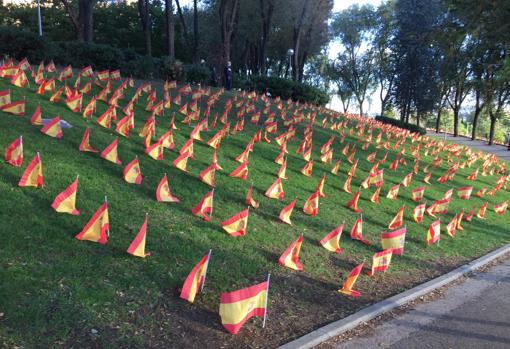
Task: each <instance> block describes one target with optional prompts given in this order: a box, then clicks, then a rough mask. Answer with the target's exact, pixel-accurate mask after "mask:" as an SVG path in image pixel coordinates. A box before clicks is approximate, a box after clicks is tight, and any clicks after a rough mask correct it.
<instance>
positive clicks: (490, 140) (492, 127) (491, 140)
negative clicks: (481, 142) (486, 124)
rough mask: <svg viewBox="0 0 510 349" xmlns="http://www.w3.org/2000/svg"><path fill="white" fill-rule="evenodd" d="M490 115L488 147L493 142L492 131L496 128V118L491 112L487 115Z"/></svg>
mask: <svg viewBox="0 0 510 349" xmlns="http://www.w3.org/2000/svg"><path fill="white" fill-rule="evenodd" d="M489 115H490V118H491V128H490V131H489V145H492V143H493V142H494V131H495V128H496V121H497V119H496V116H495V115H494V113H493V112H490V113H489Z"/></svg>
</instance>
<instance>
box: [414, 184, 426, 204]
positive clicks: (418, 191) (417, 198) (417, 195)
mask: <svg viewBox="0 0 510 349" xmlns="http://www.w3.org/2000/svg"><path fill="white" fill-rule="evenodd" d="M424 193H425V187H418V188H416V189H413V191H412V192H411V197H412V198H413V201H420V200H421V199H423V194H424Z"/></svg>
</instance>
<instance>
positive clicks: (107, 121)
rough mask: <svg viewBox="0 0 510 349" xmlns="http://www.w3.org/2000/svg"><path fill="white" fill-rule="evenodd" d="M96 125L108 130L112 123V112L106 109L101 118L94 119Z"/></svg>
mask: <svg viewBox="0 0 510 349" xmlns="http://www.w3.org/2000/svg"><path fill="white" fill-rule="evenodd" d="M96 123H98V124H99V125H101V126H103V127H104V128H110V125H111V123H112V110H111V109H110V108H108V109H107V110H106V111H105V112H104V113H103V114H101V116H99V117H98V118H97V119H96Z"/></svg>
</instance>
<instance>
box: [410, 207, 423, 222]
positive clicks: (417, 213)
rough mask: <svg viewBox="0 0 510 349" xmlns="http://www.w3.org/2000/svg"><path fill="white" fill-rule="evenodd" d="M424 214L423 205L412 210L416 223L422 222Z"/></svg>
mask: <svg viewBox="0 0 510 349" xmlns="http://www.w3.org/2000/svg"><path fill="white" fill-rule="evenodd" d="M424 213H425V204H420V205H418V206H416V207H415V208H414V209H413V219H414V221H415V222H416V223H420V222H421V221H422V220H423V214H424Z"/></svg>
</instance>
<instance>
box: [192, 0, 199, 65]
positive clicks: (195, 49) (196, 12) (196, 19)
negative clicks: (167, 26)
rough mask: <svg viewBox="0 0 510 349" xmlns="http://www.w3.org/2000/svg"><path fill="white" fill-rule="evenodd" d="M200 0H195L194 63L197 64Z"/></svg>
mask: <svg viewBox="0 0 510 349" xmlns="http://www.w3.org/2000/svg"><path fill="white" fill-rule="evenodd" d="M197 2H198V0H193V63H195V64H197V63H198V61H199V58H198V39H199V34H198V5H197Z"/></svg>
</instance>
